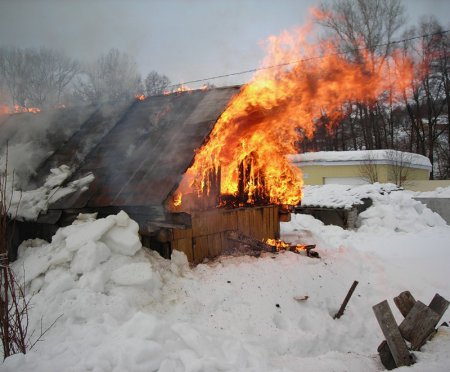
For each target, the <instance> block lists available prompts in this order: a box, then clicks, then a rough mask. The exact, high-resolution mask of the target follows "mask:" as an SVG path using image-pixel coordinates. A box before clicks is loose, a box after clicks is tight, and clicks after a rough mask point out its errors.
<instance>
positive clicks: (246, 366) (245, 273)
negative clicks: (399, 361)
mask: <svg viewBox="0 0 450 372" xmlns="http://www.w3.org/2000/svg"><path fill="white" fill-rule="evenodd" d="M372 191H373V190H372ZM372 191H371V192H370V193H371V197H372V198H373V199H374V205H373V206H372V207H370V208H369V209H368V210H366V211H365V212H364V213H362V214H361V215H360V219H359V227H358V228H357V229H356V230H352V231H346V230H343V229H341V228H339V227H336V226H324V225H323V224H322V223H321V222H320V221H318V220H315V219H314V218H312V217H311V216H306V215H295V216H293V219H292V221H291V222H289V223H283V224H282V235H283V236H282V237H283V238H284V240H286V241H289V242H292V243H295V242H302V243H314V244H317V251H318V252H319V253H320V255H321V259H313V258H308V257H306V256H303V255H297V254H294V253H291V252H285V253H280V254H277V255H275V254H264V255H263V256H262V257H261V258H253V257H233V258H231V257H221V258H219V259H217V260H214V261H211V262H209V263H206V264H201V265H198V266H197V267H195V268H190V267H189V265H188V263H187V261H186V257H185V256H184V255H183V254H181V253H178V252H174V254H173V257H172V260H164V259H162V258H160V257H159V256H158V255H157V254H156V253H154V252H150V251H148V250H145V249H143V248H141V245H140V242H139V240H138V235H137V224H136V223H135V222H134V221H132V220H130V219H129V218H128V216H126V214H124V213H122V212H121V213H120V214H118V215H117V216H110V217H108V218H106V219H98V220H95V217H94V216H82V217H80V219H79V220H78V221H76V223H75V224H74V225H72V226H68V227H66V228H63V229H60V230H59V231H58V232H57V234H56V235H55V236H54V238H53V240H52V242H51V243H47V242H44V241H38V240H34V241H28V242H25V243H24V244H23V245H22V246H21V248H20V258H19V260H18V261H17V262H16V263H15V264H14V267H15V270H16V272H17V273H18V275H23V274H24V273H25V276H24V277H25V281H26V283H27V289H28V291H29V293H30V294H32V293H34V296H33V298H32V303H33V307H32V309H31V311H30V317H31V318H30V329H37V331H36V332H39V328H40V323H41V319H42V322H43V327H44V329H45V328H46V327H48V325H50V324H51V323H53V322H54V321H55V320H56V319H57V320H56V323H55V324H54V326H53V327H51V328H50V329H49V331H48V332H47V333H46V334H45V335H44V337H43V340H42V341H40V342H38V343H37V344H36V346H35V347H34V349H33V350H32V351H30V352H29V353H28V354H27V355H15V356H12V357H10V358H7V359H6V360H5V362H4V363H3V364H2V365H1V366H0V370H2V371H33V372H38V371H46V372H47V371H161V372H169V371H207V372H209V371H258V372H260V371H286V372H287V371H319V372H320V371H358V372H359V371H378V370H382V369H383V366H382V365H381V363H380V362H379V359H378V356H377V352H376V349H377V346H378V345H379V343H380V342H381V341H382V339H383V335H382V333H381V330H380V328H379V326H378V324H377V321H376V319H375V316H374V315H373V312H372V306H373V305H375V304H377V303H378V302H380V301H382V300H384V299H388V301H389V303H390V305H391V308H392V309H393V312H394V315H395V317H396V319H397V321H398V322H399V321H400V320H401V315H400V313H399V312H398V311H397V309H396V307H395V305H394V304H393V301H392V298H393V297H394V296H396V295H398V294H399V293H400V292H401V291H403V290H410V291H411V292H412V294H413V295H414V296H415V298H416V299H419V300H421V301H422V302H425V303H428V302H429V301H430V300H431V298H432V297H433V295H434V294H435V293H440V294H441V295H442V296H444V297H446V298H447V299H450V281H449V276H448V271H449V269H450V246H449V242H450V227H449V226H448V225H446V224H445V222H444V221H443V220H442V219H441V218H440V217H439V216H438V215H436V214H435V213H433V212H431V211H430V210H429V209H427V208H426V207H425V206H424V205H423V204H421V203H419V202H417V201H415V200H413V199H412V193H410V192H404V191H395V192H391V193H385V194H384V195H381V194H379V193H375V192H372ZM358 195H359V194H358ZM353 280H358V281H359V285H358V287H357V288H356V291H355V293H354V295H353V297H352V299H351V301H350V303H349V305H348V307H347V310H346V312H345V314H344V315H343V317H342V318H340V319H339V320H334V319H333V318H332V317H333V315H334V314H335V312H336V311H337V309H338V308H339V306H340V304H341V302H342V300H343V298H344V296H345V294H346V293H347V291H348V289H349V287H350V285H351V284H352V282H353ZM298 296H309V297H308V299H307V300H306V301H297V300H295V299H294V297H298ZM442 320H443V321H444V320H445V321H449V320H450V311H448V312H447V313H446V314H445V315H444V317H443V319H442ZM449 347H450V331H449V329H448V328H445V327H441V328H440V330H439V333H438V335H437V336H436V337H435V338H434V339H433V341H432V342H429V343H427V344H426V345H425V346H424V347H423V348H422V351H421V352H415V354H416V356H417V359H418V363H416V364H415V365H414V366H412V367H408V368H404V369H402V370H406V371H448V370H449V369H448V368H449V365H450V353H449V350H450V348H449Z"/></svg>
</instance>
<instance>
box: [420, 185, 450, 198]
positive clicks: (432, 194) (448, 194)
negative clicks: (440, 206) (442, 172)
mask: <svg viewBox="0 0 450 372" xmlns="http://www.w3.org/2000/svg"><path fill="white" fill-rule="evenodd" d="M414 196H415V197H417V198H450V186H447V187H437V188H436V189H435V190H433V191H424V192H417V193H415V194H414Z"/></svg>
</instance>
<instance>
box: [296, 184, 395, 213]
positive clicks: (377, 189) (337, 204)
mask: <svg viewBox="0 0 450 372" xmlns="http://www.w3.org/2000/svg"><path fill="white" fill-rule="evenodd" d="M397 190H399V188H398V187H397V186H396V185H394V184H390V183H387V184H381V183H375V184H367V185H360V186H347V185H318V186H305V187H304V188H303V199H302V206H304V207H327V208H345V209H350V208H352V207H353V206H354V205H358V204H363V201H362V199H364V198H376V197H377V196H378V195H380V194H386V193H390V192H392V191H397Z"/></svg>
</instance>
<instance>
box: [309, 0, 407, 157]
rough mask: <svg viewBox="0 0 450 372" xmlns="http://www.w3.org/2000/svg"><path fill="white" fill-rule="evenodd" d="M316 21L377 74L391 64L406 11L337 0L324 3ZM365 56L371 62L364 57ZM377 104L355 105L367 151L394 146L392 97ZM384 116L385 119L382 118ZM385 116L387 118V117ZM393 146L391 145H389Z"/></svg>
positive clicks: (391, 4) (385, 2) (363, 0)
mask: <svg viewBox="0 0 450 372" xmlns="http://www.w3.org/2000/svg"><path fill="white" fill-rule="evenodd" d="M316 21H317V23H318V24H320V25H322V26H323V27H324V28H325V30H327V37H328V38H330V37H331V38H333V39H334V41H335V44H336V45H337V47H338V49H339V50H340V51H342V52H346V53H348V56H349V58H351V59H353V60H354V61H356V62H359V63H365V64H366V65H365V68H366V69H367V71H368V72H371V71H378V70H380V69H382V68H384V66H385V65H386V64H389V63H390V61H389V58H388V57H389V56H390V54H391V52H392V50H393V46H392V44H391V43H390V42H391V41H392V39H393V37H394V36H395V34H396V33H397V32H398V31H399V29H400V27H401V26H402V25H403V23H404V7H403V6H402V4H401V2H400V0H334V1H332V2H323V3H322V4H321V5H320V8H319V11H318V12H317V16H316ZM363 53H364V55H365V56H368V58H364V57H363ZM383 98H384V100H379V101H378V102H355V105H354V107H355V109H356V113H355V116H356V117H358V118H359V119H358V123H355V122H349V124H351V125H352V126H353V127H352V128H350V129H351V131H353V132H354V131H355V126H360V127H361V132H362V135H363V138H364V142H365V147H366V148H368V149H374V148H386V147H389V146H392V141H389V134H391V133H392V132H393V120H392V119H391V118H390V117H389V114H390V113H392V112H393V106H392V96H390V95H389V94H387V95H385V96H384V97H383ZM381 114H383V115H381ZM386 114H388V115H387V116H386ZM389 142H391V143H389Z"/></svg>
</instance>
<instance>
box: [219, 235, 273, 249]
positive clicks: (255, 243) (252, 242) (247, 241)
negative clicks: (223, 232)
mask: <svg viewBox="0 0 450 372" xmlns="http://www.w3.org/2000/svg"><path fill="white" fill-rule="evenodd" d="M227 239H228V240H231V241H234V242H236V243H240V244H244V245H247V246H249V247H250V248H252V249H253V250H256V251H264V252H273V249H274V247H273V246H271V245H269V244H267V243H264V242H262V241H261V240H258V239H255V238H252V237H251V236H248V235H244V234H242V233H241V232H240V231H238V230H230V231H227Z"/></svg>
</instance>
